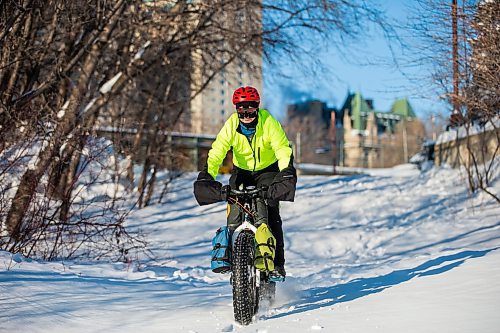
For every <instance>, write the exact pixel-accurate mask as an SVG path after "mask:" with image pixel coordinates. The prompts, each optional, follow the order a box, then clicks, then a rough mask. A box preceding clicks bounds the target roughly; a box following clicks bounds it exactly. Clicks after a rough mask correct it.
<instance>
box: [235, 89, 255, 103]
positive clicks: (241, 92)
mask: <svg viewBox="0 0 500 333" xmlns="http://www.w3.org/2000/svg"><path fill="white" fill-rule="evenodd" d="M241 102H257V103H260V96H259V92H258V91H257V89H255V88H254V87H240V88H238V89H236V90H235V91H234V93H233V104H234V105H236V104H238V103H241Z"/></svg>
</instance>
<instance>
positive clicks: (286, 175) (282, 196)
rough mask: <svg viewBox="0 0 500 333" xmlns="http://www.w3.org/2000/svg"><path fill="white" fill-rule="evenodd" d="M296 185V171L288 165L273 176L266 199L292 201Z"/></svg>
mask: <svg viewBox="0 0 500 333" xmlns="http://www.w3.org/2000/svg"><path fill="white" fill-rule="evenodd" d="M296 185H297V171H296V170H295V168H294V167H293V165H290V166H288V167H286V168H285V169H283V170H281V171H280V172H278V173H277V174H276V176H274V179H273V182H272V183H271V186H269V190H268V191H267V194H268V198H269V199H272V200H279V201H293V200H294V199H295V188H296Z"/></svg>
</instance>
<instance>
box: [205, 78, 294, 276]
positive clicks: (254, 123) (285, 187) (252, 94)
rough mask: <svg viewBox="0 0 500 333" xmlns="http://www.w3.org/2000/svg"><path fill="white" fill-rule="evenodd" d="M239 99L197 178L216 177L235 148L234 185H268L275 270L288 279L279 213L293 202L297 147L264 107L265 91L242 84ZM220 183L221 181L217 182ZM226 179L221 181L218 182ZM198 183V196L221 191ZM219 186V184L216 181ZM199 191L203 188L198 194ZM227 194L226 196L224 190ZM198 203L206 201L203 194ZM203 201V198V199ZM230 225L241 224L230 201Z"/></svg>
mask: <svg viewBox="0 0 500 333" xmlns="http://www.w3.org/2000/svg"><path fill="white" fill-rule="evenodd" d="M233 104H234V105H235V107H236V112H235V113H233V114H232V115H231V116H230V117H229V119H228V120H227V121H226V123H225V124H224V126H223V127H222V129H221V130H220V132H219V133H218V134H217V138H216V139H215V141H214V143H213V144H212V148H211V149H210V151H209V153H208V159H207V165H206V166H205V169H204V170H203V171H201V172H200V173H199V175H198V179H197V182H198V183H199V184H200V183H201V182H203V181H205V183H204V184H207V183H206V181H209V182H208V184H210V183H211V182H210V181H215V178H216V176H217V174H218V171H219V167H220V165H221V164H222V162H223V160H224V158H225V157H226V154H227V152H228V151H229V150H230V149H232V152H233V165H234V167H233V170H232V172H231V177H230V179H229V186H230V188H232V189H238V188H239V187H240V185H242V184H243V185H244V186H257V187H258V188H262V191H263V193H262V194H263V197H264V198H266V200H267V212H263V213H262V215H263V216H266V215H267V223H268V225H269V227H270V228H271V231H272V233H273V235H274V237H275V238H276V254H275V258H274V266H275V269H274V271H272V272H271V273H270V274H271V276H273V277H275V278H276V279H281V280H284V278H285V275H286V272H285V256H284V242H283V229H282V220H281V216H280V212H279V201H280V200H281V201H293V200H294V196H295V186H296V182H297V173H296V170H295V168H294V166H293V156H292V149H291V148H290V144H289V142H288V139H287V137H286V134H285V132H284V130H283V128H282V127H281V124H280V123H279V122H278V121H277V120H276V119H275V118H274V117H272V116H271V114H270V113H269V111H267V110H265V109H259V104H260V95H259V92H258V91H257V89H255V88H253V87H240V88H238V89H236V90H235V91H234V93H233ZM215 183H218V182H215ZM218 184H220V183H218ZM204 186H205V187H197V186H196V184H195V195H196V196H197V199H198V198H199V197H200V196H203V195H206V193H200V192H203V191H205V190H207V191H208V192H210V191H212V193H215V195H217V192H216V191H215V192H214V191H213V186H212V188H209V187H207V186H206V185H204ZM218 186H219V189H220V190H221V192H222V194H221V196H222V198H221V199H227V193H228V191H229V189H228V188H227V187H222V186H221V185H218ZM215 187H217V185H216V186H215ZM197 192H198V193H197ZM224 193H226V195H224ZM198 202H200V200H199V199H198ZM200 204H202V203H200ZM228 209H229V214H228V221H227V223H228V226H229V229H230V230H234V229H235V228H236V227H237V225H235V223H237V221H238V216H239V214H240V208H239V207H238V205H236V204H234V203H233V204H229V208H228Z"/></svg>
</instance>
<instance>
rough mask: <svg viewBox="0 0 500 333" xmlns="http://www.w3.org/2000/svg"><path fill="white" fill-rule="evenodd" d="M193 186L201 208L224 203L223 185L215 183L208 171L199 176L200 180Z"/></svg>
mask: <svg viewBox="0 0 500 333" xmlns="http://www.w3.org/2000/svg"><path fill="white" fill-rule="evenodd" d="M193 185H194V197H195V198H196V201H197V202H198V204H199V205H200V206H203V205H209V204H212V203H215V202H219V201H222V198H221V188H222V184H221V183H220V182H218V181H215V180H214V178H213V177H212V176H211V175H210V174H209V173H208V172H207V170H206V169H205V170H203V171H201V172H200V173H199V174H198V178H197V180H196V181H195V182H194V184H193Z"/></svg>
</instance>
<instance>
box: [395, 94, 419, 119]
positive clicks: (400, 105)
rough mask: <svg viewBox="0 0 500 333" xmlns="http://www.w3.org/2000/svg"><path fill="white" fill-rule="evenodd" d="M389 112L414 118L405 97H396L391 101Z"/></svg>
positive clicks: (413, 113)
mask: <svg viewBox="0 0 500 333" xmlns="http://www.w3.org/2000/svg"><path fill="white" fill-rule="evenodd" d="M391 113H394V114H397V115H400V116H403V117H407V118H409V117H410V118H416V117H417V116H416V115H415V112H414V111H413V108H412V107H411V105H410V102H408V100H407V99H406V98H402V99H398V100H396V101H395V102H394V103H392V107H391Z"/></svg>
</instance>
